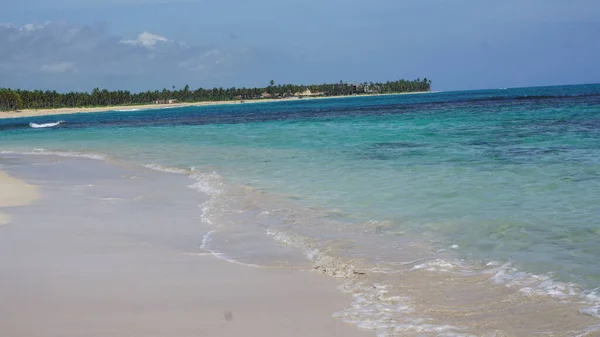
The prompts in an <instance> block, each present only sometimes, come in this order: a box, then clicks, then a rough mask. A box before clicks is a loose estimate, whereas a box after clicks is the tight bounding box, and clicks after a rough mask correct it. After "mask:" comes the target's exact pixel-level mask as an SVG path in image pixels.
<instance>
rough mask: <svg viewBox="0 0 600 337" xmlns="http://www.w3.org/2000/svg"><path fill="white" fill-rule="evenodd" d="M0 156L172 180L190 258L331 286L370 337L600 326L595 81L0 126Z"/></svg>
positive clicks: (572, 330) (599, 147)
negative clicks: (282, 269) (200, 200)
mask: <svg viewBox="0 0 600 337" xmlns="http://www.w3.org/2000/svg"><path fill="white" fill-rule="evenodd" d="M0 151H1V152H0V159H1V158H2V156H3V155H4V156H7V155H16V154H17V155H18V154H21V155H58V156H75V157H87V158H90V160H104V161H107V162H109V163H112V164H114V165H127V166H128V167H138V168H139V170H147V169H153V170H157V171H164V174H180V175H181V174H184V175H187V176H189V178H190V179H189V185H190V186H189V187H191V188H194V189H197V190H198V191H199V192H202V193H205V194H207V195H209V196H210V199H209V201H208V202H206V203H205V204H203V205H201V207H199V209H198V216H199V219H200V220H199V221H201V222H203V223H204V224H205V225H208V226H210V228H211V230H210V231H208V232H207V233H206V234H205V235H204V236H203V237H199V238H197V241H198V250H199V251H208V252H211V253H213V254H214V255H215V256H217V257H219V258H223V259H226V260H229V261H231V262H236V263H241V264H248V265H260V266H280V265H286V266H298V267H305V268H313V269H315V270H316V271H318V272H322V273H324V274H327V275H330V276H333V277H338V278H341V279H344V280H346V281H347V283H346V284H345V285H344V286H343V287H342V288H341V290H342V291H345V292H348V293H351V294H353V296H354V302H353V304H352V306H351V307H349V308H347V309H345V310H343V311H341V312H338V313H335V314H334V316H336V317H339V318H340V319H343V320H345V321H347V322H350V323H354V324H357V325H358V326H360V327H362V328H365V329H373V330H375V331H376V332H377V333H378V335H379V336H393V335H408V336H412V335H415V336H428V335H432V336H438V335H439V336H471V335H478V336H505V335H508V336H531V335H535V334H546V335H554V336H570V335H572V336H577V335H579V336H585V335H590V336H591V335H592V334H594V333H597V330H598V329H600V295H599V293H600V259H599V258H598V257H599V256H600V244H598V242H600V220H599V219H600V85H577V86H555V87H537V88H515V89H498V90H481V91H462V92H436V93H427V94H410V95H386V96H373V97H360V96H357V97H347V98H334V99H322V100H298V101H288V102H276V103H257V104H236V105H219V106H203V107H184V108H172V109H156V110H142V111H115V112H106V113H90V114H72V115H61V116H47V117H32V118H19V119H4V120H1V119H0ZM0 163H1V161H0ZM174 191H176V189H174V190H173V191H165V193H175V192H174ZM173 197H174V198H176V197H177V196H176V195H173Z"/></svg>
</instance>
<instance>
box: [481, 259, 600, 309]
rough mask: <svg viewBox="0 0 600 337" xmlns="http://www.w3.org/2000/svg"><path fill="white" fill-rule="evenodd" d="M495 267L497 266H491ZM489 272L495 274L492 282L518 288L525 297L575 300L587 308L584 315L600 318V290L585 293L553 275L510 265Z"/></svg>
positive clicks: (574, 285)
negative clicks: (530, 271)
mask: <svg viewBox="0 0 600 337" xmlns="http://www.w3.org/2000/svg"><path fill="white" fill-rule="evenodd" d="M491 265H495V264H491ZM488 272H491V273H493V275H492V277H491V278H490V280H492V281H493V282H494V283H497V284H504V285H506V286H508V287H517V288H519V291H520V292H521V293H523V294H525V295H528V296H532V295H536V296H550V297H552V298H556V299H559V300H567V299H570V300H574V301H576V302H581V303H582V304H583V305H585V306H586V307H585V308H583V309H581V310H580V311H581V312H582V313H584V314H587V315H590V316H594V317H599V318H600V293H599V292H598V289H595V290H589V291H583V290H582V289H581V288H580V287H579V286H577V285H576V284H574V283H570V282H559V281H556V280H554V279H553V276H552V274H545V275H535V274H530V273H526V272H523V271H519V270H517V269H516V268H514V267H512V265H511V264H510V263H507V264H504V265H500V266H499V267H496V268H493V269H491V270H489V271H488Z"/></svg>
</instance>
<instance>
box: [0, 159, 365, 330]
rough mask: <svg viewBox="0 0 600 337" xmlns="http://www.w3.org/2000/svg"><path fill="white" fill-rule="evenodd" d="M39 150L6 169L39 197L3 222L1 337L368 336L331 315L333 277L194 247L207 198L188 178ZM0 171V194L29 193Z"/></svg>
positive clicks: (341, 303)
mask: <svg viewBox="0 0 600 337" xmlns="http://www.w3.org/2000/svg"><path fill="white" fill-rule="evenodd" d="M35 160H46V161H47V163H46V164H44V165H37V166H28V167H26V168H27V170H24V169H22V168H17V169H12V171H11V172H12V173H13V174H19V177H21V175H24V176H23V178H25V179H26V180H27V181H33V182H35V183H36V184H38V185H39V186H40V189H41V190H43V192H44V198H42V199H40V200H38V201H37V202H36V203H33V204H30V205H29V206H26V207H23V208H19V209H18V210H17V209H13V210H11V215H12V218H13V220H14V222H13V225H11V226H2V227H0V275H1V277H0V336H7V337H9V336H10V337H58V336H61V337H84V336H90V337H92V336H93V337H104V336H110V337H199V336H210V337H220V336H232V337H234V336H235V337H237V336H249V337H252V336H256V337H259V336H260V337H263V336H298V337H300V336H303V337H304V336H323V337H325V336H327V337H328V336H349V337H353V336H357V337H358V336H371V335H373V333H372V332H366V331H361V330H359V329H358V328H356V327H355V326H354V325H350V324H347V323H344V322H342V321H341V320H339V319H335V318H333V317H332V314H333V313H334V312H336V311H339V310H342V309H344V308H345V307H347V306H348V305H350V303H351V301H352V299H351V298H350V297H349V296H348V295H346V294H343V293H341V292H340V291H338V290H337V287H338V286H339V285H340V281H338V280H335V279H332V278H329V277H327V276H324V275H321V274H318V273H315V272H312V271H310V270H301V269H296V268H289V267H275V268H268V267H251V266H245V265H240V264H235V263H231V262H226V261H224V260H220V259H217V258H215V257H214V256H212V255H206V254H205V255H202V254H199V252H200V250H199V249H198V246H199V244H200V242H201V239H202V236H203V233H205V232H206V229H204V228H203V227H202V224H201V223H200V221H199V220H198V217H199V210H198V205H197V202H198V201H197V199H198V198H204V197H202V195H201V194H199V193H198V192H196V191H193V190H191V189H189V188H186V187H185V186H186V185H185V184H184V185H182V188H181V194H172V193H170V190H168V188H171V189H172V187H169V186H174V185H179V183H180V182H179V181H176V180H168V179H180V180H181V182H182V183H185V182H187V178H186V177H185V176H182V177H181V178H178V176H176V175H171V176H166V175H161V176H159V174H162V173H152V172H150V173H148V174H149V176H144V174H143V172H142V173H140V172H136V176H137V177H138V178H137V179H129V178H127V176H130V174H129V173H127V172H125V171H122V170H121V169H120V168H118V167H115V166H109V165H107V164H104V163H100V162H96V161H84V160H75V159H74V160H71V159H69V160H67V159H64V160H63V159H60V161H61V162H52V161H51V160H47V158H45V157H44V158H41V157H40V158H39V159H35ZM65 162H68V163H71V162H72V163H74V164H65ZM78 163H84V164H85V165H84V166H81V165H79V164H78ZM19 172H20V173H19ZM2 177H3V178H2V179H3V180H2V182H3V183H2V191H3V195H4V196H3V199H2V200H4V202H5V203H7V202H8V201H10V202H11V204H12V205H15V204H17V202H15V200H17V199H12V198H7V197H6V195H17V194H10V193H9V194H6V193H4V192H6V191H8V192H12V193H16V192H17V191H18V190H20V191H21V192H19V193H21V194H20V197H19V204H22V203H23V202H25V201H28V200H31V199H32V196H33V195H34V191H35V190H34V189H32V187H27V186H30V185H25V184H23V183H22V182H19V181H18V180H16V179H14V178H7V176H6V175H2ZM87 177H89V182H88V181H85V182H84V180H82V178H86V180H87ZM161 177H165V178H164V179H163V178H161ZM163 180H165V181H163ZM88 184H89V185H88ZM6 186H10V190H9V189H7V188H6ZM17 186H19V187H17ZM25 191H28V192H25ZM140 194H143V195H144V198H142V199H139V200H138V201H135V200H134V199H135V197H136V196H138V195H140ZM107 196H110V197H114V200H116V201H110V202H109V201H107V200H106V197H107ZM26 197H28V198H26ZM121 200H123V201H121ZM127 200H129V202H127ZM9 210H10V209H9Z"/></svg>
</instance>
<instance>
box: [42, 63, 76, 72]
mask: <svg viewBox="0 0 600 337" xmlns="http://www.w3.org/2000/svg"><path fill="white" fill-rule="evenodd" d="M40 71H41V72H43V73H49V74H60V73H68V72H76V71H77V67H75V64H74V63H73V62H66V61H63V62H56V63H51V64H44V65H42V67H41V68H40Z"/></svg>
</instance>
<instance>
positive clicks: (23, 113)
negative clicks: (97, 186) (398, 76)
mask: <svg viewBox="0 0 600 337" xmlns="http://www.w3.org/2000/svg"><path fill="white" fill-rule="evenodd" d="M425 93H430V92H409V93H396V94H369V95H360V96H328V97H304V98H302V99H300V98H298V97H290V98H279V99H256V100H246V101H209V102H195V103H175V104H160V105H159V104H144V105H118V106H106V107H95V108H57V109H25V110H20V111H0V118H19V117H38V116H52V115H66V114H74V113H93V112H109V111H127V110H129V111H136V110H150V109H164V108H181V107H189V106H214V105H225V104H256V103H273V102H289V101H298V100H317V99H335V98H345V97H367V96H390V95H414V94H425Z"/></svg>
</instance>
